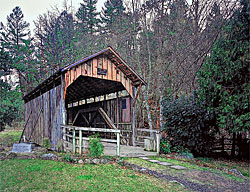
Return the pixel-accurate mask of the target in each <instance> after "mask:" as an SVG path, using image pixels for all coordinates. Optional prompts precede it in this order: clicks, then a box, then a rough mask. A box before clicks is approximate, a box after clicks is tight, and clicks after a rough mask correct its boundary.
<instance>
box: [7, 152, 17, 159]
mask: <svg viewBox="0 0 250 192" xmlns="http://www.w3.org/2000/svg"><path fill="white" fill-rule="evenodd" d="M16 157H17V154H16V153H13V152H10V153H9V154H8V155H7V159H14V158H16Z"/></svg>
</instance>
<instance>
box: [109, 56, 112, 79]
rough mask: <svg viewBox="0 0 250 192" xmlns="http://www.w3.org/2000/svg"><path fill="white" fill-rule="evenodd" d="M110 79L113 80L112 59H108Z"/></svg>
mask: <svg viewBox="0 0 250 192" xmlns="http://www.w3.org/2000/svg"><path fill="white" fill-rule="evenodd" d="M108 79H109V80H112V63H111V61H110V59H108Z"/></svg>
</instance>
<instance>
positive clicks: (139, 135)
mask: <svg viewBox="0 0 250 192" xmlns="http://www.w3.org/2000/svg"><path fill="white" fill-rule="evenodd" d="M150 132H151V133H153V137H150V136H145V135H144V134H143V133H150ZM149 135H150V134H149ZM160 135H161V133H160V131H159V130H150V129H142V128H137V129H136V140H137V141H136V142H137V143H141V144H144V143H142V142H140V141H139V140H140V139H150V140H154V141H155V143H156V151H157V153H158V154H159V153H160Z"/></svg>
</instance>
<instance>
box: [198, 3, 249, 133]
mask: <svg viewBox="0 0 250 192" xmlns="http://www.w3.org/2000/svg"><path fill="white" fill-rule="evenodd" d="M249 82H250V68H249V6H248V1H247V0H242V1H241V8H239V9H238V10H237V11H236V12H235V14H234V15H233V17H232V19H231V20H230V21H229V23H228V24H227V26H226V27H225V28H224V29H223V31H222V33H221V36H220V38H219V39H218V40H217V41H216V43H215V44H214V46H213V50H212V52H211V54H210V56H209V57H208V58H207V60H206V62H205V63H204V64H203V66H202V69H201V71H200V73H199V84H200V90H199V94H200V98H201V99H202V100H203V101H205V102H206V105H207V107H208V109H209V110H210V111H211V112H213V113H214V114H215V116H216V121H217V124H218V126H219V127H220V128H222V129H226V130H228V131H229V132H231V131H235V132H236V131H245V130H249V129H250V128H249V127H250V112H249V109H250V99H249V90H250V83H249Z"/></svg>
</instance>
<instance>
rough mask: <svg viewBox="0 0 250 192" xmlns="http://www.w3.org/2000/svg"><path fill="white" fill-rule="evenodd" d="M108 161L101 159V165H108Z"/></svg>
mask: <svg viewBox="0 0 250 192" xmlns="http://www.w3.org/2000/svg"><path fill="white" fill-rule="evenodd" d="M108 162H109V161H108V160H107V159H101V163H102V164H106V163H108Z"/></svg>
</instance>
